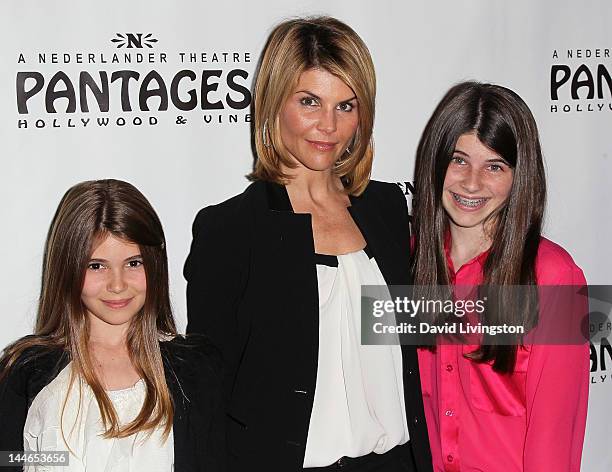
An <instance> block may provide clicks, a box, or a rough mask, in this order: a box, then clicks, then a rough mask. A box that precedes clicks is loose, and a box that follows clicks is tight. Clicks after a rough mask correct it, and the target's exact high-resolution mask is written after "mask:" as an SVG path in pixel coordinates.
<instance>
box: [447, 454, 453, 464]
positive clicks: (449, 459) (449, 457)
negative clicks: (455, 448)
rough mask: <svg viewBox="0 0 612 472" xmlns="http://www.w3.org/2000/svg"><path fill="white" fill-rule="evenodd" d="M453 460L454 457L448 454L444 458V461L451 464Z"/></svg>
mask: <svg viewBox="0 0 612 472" xmlns="http://www.w3.org/2000/svg"><path fill="white" fill-rule="evenodd" d="M453 459H454V457H453V456H451V455H450V454H449V455H448V456H446V460H447V461H448V462H453Z"/></svg>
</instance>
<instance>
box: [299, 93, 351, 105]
mask: <svg viewBox="0 0 612 472" xmlns="http://www.w3.org/2000/svg"><path fill="white" fill-rule="evenodd" d="M295 93H305V94H308V95H311V96H312V97H314V98H316V99H317V100H321V97H319V96H318V95H316V94H314V93H312V92H311V91H309V90H298V91H297V92H295ZM352 100H357V95H353V96H352V97H351V98H347V99H346V100H340V101H339V102H338V103H347V102H350V101H352Z"/></svg>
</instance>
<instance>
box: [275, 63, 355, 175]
mask: <svg viewBox="0 0 612 472" xmlns="http://www.w3.org/2000/svg"><path fill="white" fill-rule="evenodd" d="M357 107H358V103H357V97H356V96H355V93H354V92H353V90H352V89H351V88H350V87H349V86H348V85H346V84H345V83H344V82H343V81H342V80H340V79H339V78H338V77H336V76H335V75H333V74H330V73H329V72H327V71H325V70H321V69H309V70H307V71H305V72H303V73H302V74H301V75H300V78H299V80H298V83H297V85H296V87H295V89H294V90H293V91H292V93H291V95H289V98H287V101H286V102H285V104H284V105H283V108H282V109H281V112H280V115H279V124H280V137H281V139H282V141H283V144H284V146H285V147H286V148H287V150H288V151H289V154H291V156H292V157H293V158H294V159H295V161H296V164H298V167H299V168H300V167H302V168H303V167H305V168H307V169H310V170H315V171H322V170H329V169H331V168H332V166H333V165H334V163H335V162H336V161H337V160H338V159H339V158H340V157H341V156H342V154H344V152H345V151H346V148H347V147H348V146H349V144H350V142H351V140H352V139H353V136H354V135H355V133H356V132H357V126H358V124H359V111H358V109H357Z"/></svg>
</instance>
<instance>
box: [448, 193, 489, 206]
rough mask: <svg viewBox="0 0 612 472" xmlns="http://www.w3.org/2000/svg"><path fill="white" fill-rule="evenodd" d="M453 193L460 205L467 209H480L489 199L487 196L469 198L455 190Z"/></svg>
mask: <svg viewBox="0 0 612 472" xmlns="http://www.w3.org/2000/svg"><path fill="white" fill-rule="evenodd" d="M451 195H452V196H453V200H454V201H455V203H456V204H457V206H458V207H460V208H462V209H467V210H478V209H480V208H482V207H483V206H484V205H485V204H486V203H487V202H488V201H489V199H488V198H486V197H481V198H467V197H463V196H461V195H459V194H458V193H455V192H451Z"/></svg>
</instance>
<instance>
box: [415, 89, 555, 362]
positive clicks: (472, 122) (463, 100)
mask: <svg viewBox="0 0 612 472" xmlns="http://www.w3.org/2000/svg"><path fill="white" fill-rule="evenodd" d="M465 133H475V134H476V136H477V137H478V139H479V140H480V141H481V142H482V143H483V144H484V145H485V146H487V147H488V148H490V149H492V150H493V151H495V152H496V153H497V154H499V155H500V156H502V157H503V158H504V159H505V160H506V161H507V162H508V163H509V164H510V166H511V167H512V168H513V171H514V178H513V182H512V188H511V190H510V195H509V197H508V199H507V200H506V202H505V203H504V204H503V205H502V206H501V207H500V208H499V209H498V210H497V211H496V212H494V214H492V215H491V217H492V218H495V225H494V229H493V234H492V235H490V237H491V241H492V245H491V248H490V250H489V254H488V256H487V259H486V262H485V264H484V280H483V285H492V286H501V285H534V284H535V283H536V272H535V259H536V255H537V251H538V247H539V243H540V235H541V229H542V219H543V217H544V208H545V202H546V179H545V175H544V164H543V161H542V151H541V148H540V141H539V137H538V130H537V127H536V123H535V120H534V118H533V115H532V114H531V111H530V110H529V108H528V107H527V105H526V104H525V102H524V101H523V100H522V99H521V98H520V97H519V96H518V95H517V94H516V93H514V92H513V91H512V90H510V89H507V88H505V87H501V86H499V85H492V84H482V83H477V82H464V83H460V84H458V85H455V86H454V87H452V88H451V89H450V90H449V91H448V92H447V93H446V95H445V96H444V98H442V101H441V102H440V103H439V105H438V106H437V107H436V109H435V111H434V113H433V115H432V116H431V118H430V120H429V122H428V123H427V125H426V127H425V131H424V132H423V135H422V137H421V140H420V143H419V146H418V149H417V157H416V164H415V174H414V178H415V184H416V185H415V187H416V192H415V196H414V197H415V199H414V211H413V228H414V234H415V240H414V257H413V260H412V267H411V269H412V275H413V277H414V284H415V285H418V286H427V285H449V284H450V277H449V272H448V267H447V263H446V257H445V252H444V238H445V235H446V233H447V231H448V227H449V222H448V216H447V214H446V212H445V210H444V208H443V206H442V192H443V184H444V178H445V176H446V170H447V168H448V165H449V163H450V160H451V158H452V156H453V152H454V149H455V145H456V143H457V140H458V139H459V137H460V136H461V135H462V134H465ZM532 294H533V292H532ZM522 303H523V309H519V308H517V309H516V310H511V309H503V310H495V309H493V310H487V312H486V317H487V318H486V321H487V322H488V323H491V324H504V323H507V324H509V325H518V324H523V325H525V326H534V325H535V324H536V323H537V310H536V309H535V308H534V306H535V304H537V300H536V299H534V298H533V297H526V299H525V300H523V301H522ZM516 349H517V345H516V344H512V345H498V344H497V345H496V344H493V343H483V344H482V345H481V346H480V348H479V349H478V350H477V351H475V352H474V353H472V354H471V356H470V357H471V358H472V359H474V360H476V361H479V362H487V361H494V362H493V367H494V369H495V370H497V371H499V372H511V371H512V370H513V369H514V362H515V359H516Z"/></svg>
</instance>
